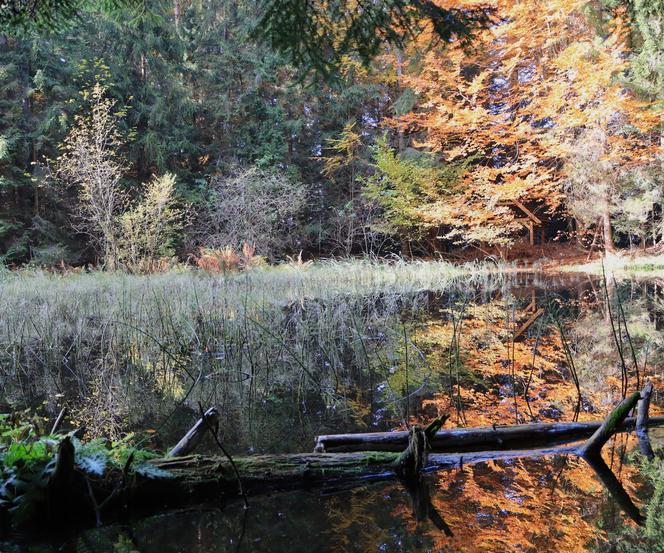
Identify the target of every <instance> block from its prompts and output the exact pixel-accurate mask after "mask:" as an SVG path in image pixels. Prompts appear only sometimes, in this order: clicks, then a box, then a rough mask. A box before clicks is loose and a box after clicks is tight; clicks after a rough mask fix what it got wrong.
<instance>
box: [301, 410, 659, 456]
mask: <svg viewBox="0 0 664 553" xmlns="http://www.w3.org/2000/svg"><path fill="white" fill-rule="evenodd" d="M601 425H602V422H601V421H598V422H561V423H537V424H518V425H513V426H486V427H479V428H455V429H452V430H439V431H438V432H436V433H435V434H434V435H433V436H432V437H431V439H430V440H429V446H430V448H431V451H433V452H436V453H447V452H460V453H461V452H467V451H487V450H495V451H501V450H509V449H521V448H535V447H547V446H551V445H554V444H565V443H571V442H575V441H579V440H583V439H586V438H588V437H590V436H592V434H593V433H594V432H595V431H597V429H599V428H600V426H601ZM635 426H636V418H634V417H629V418H626V419H625V420H624V422H623V423H622V424H620V425H619V426H618V427H617V428H616V429H615V431H616V432H628V431H631V430H633V429H634V428H635ZM645 426H646V427H651V426H664V417H650V418H649V419H647V420H646V421H645ZM408 436H409V432H408V431H399V432H368V433H366V434H330V435H323V436H318V438H316V447H315V450H314V451H316V452H319V453H323V452H327V453H337V452H349V451H403V450H404V448H405V447H407V446H408Z"/></svg>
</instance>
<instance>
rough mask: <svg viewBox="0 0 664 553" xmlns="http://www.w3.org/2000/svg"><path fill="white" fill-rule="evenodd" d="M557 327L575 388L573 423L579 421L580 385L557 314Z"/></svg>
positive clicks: (572, 357) (555, 317)
mask: <svg viewBox="0 0 664 553" xmlns="http://www.w3.org/2000/svg"><path fill="white" fill-rule="evenodd" d="M553 317H554V320H555V322H556V326H557V327H558V332H559V333H560V341H561V342H562V345H563V351H564V352H565V358H566V359H567V365H568V366H569V370H570V374H571V375H572V381H573V382H574V386H575V388H576V408H575V409H574V417H573V419H572V420H573V421H577V420H579V412H580V411H581V385H580V384H579V375H578V373H577V371H576V364H575V363H574V356H573V355H572V350H571V348H570V346H569V342H568V341H567V336H566V334H565V328H564V327H563V324H562V321H561V320H560V317H559V316H558V314H557V313H556V314H554V315H553Z"/></svg>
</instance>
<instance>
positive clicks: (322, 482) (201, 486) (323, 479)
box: [91, 447, 574, 514]
mask: <svg viewBox="0 0 664 553" xmlns="http://www.w3.org/2000/svg"><path fill="white" fill-rule="evenodd" d="M573 452H574V449H573V448H569V447H563V448H560V447H557V448H546V449H537V450H515V451H489V452H477V453H468V454H436V453H433V454H429V455H427V456H426V458H425V460H424V462H423V465H422V467H421V472H423V473H428V472H435V471H438V470H445V469H451V468H454V467H462V466H465V465H469V464H474V463H478V462H484V461H489V460H498V459H512V458H517V457H541V456H544V455H553V454H569V453H573ZM399 457H400V454H399V453H392V452H353V453H295V454H283V455H251V456H247V457H237V458H235V459H234V461H235V464H236V465H237V467H238V470H239V472H240V475H241V481H242V487H243V489H244V491H245V493H246V494H248V495H250V496H251V495H257V494H263V493H269V492H273V491H277V490H293V489H306V488H316V487H322V486H325V487H331V488H337V487H346V486H353V485H360V484H363V483H366V482H371V481H378V480H394V479H397V478H399V475H398V473H397V471H396V470H395V462H396V461H397V459H398V458H399ZM151 464H153V465H154V466H155V467H157V468H159V469H162V470H165V471H167V472H168V473H169V476H168V477H161V478H147V477H142V476H138V475H133V476H131V477H130V478H129V479H128V480H127V481H126V482H125V487H124V489H123V491H122V493H120V494H117V493H116V495H115V496H114V497H113V498H112V500H111V501H108V502H106V503H105V498H108V497H111V495H112V494H113V493H114V491H115V490H116V489H117V487H118V486H120V485H121V483H122V478H123V475H122V473H121V471H119V470H114V471H109V472H107V474H106V475H105V476H104V478H101V479H98V480H95V481H91V484H92V489H93V490H94V493H95V497H96V499H97V501H98V502H99V503H100V504H105V506H106V510H111V511H112V510H116V509H117V508H119V507H122V508H124V507H125V506H127V507H130V508H135V509H139V510H144V509H149V510H154V509H159V508H163V507H168V506H176V505H177V506H182V505H184V504H190V503H203V502H208V501H223V500H225V499H228V498H234V497H237V496H239V488H238V482H237V479H236V478H235V475H234V473H233V470H232V467H231V465H230V463H229V461H228V460H227V459H225V458H224V457H207V456H200V455H189V456H186V457H172V458H163V459H156V460H153V461H151ZM102 514H103V513H102Z"/></svg>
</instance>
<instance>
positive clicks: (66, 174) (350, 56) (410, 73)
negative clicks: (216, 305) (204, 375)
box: [0, 0, 664, 270]
mask: <svg viewBox="0 0 664 553" xmlns="http://www.w3.org/2000/svg"><path fill="white" fill-rule="evenodd" d="M12 4H15V5H18V6H23V7H25V6H28V5H34V6H42V7H45V9H46V11H45V12H44V14H45V15H40V16H39V18H41V19H39V18H37V20H35V21H32V20H30V17H29V14H28V17H27V19H26V14H25V13H23V12H20V13H19V12H17V13H16V14H14V15H11V14H10V16H7V13H9V12H6V11H3V12H2V22H3V26H4V28H5V30H6V32H4V33H3V34H2V35H0V113H1V114H2V117H1V118H0V254H1V255H2V261H3V262H4V263H8V264H16V263H24V262H32V263H35V264H44V265H53V264H60V263H66V264H81V263H87V262H93V263H95V262H96V263H103V264H104V265H106V266H108V267H113V266H122V267H126V268H129V269H131V270H147V269H148V268H150V267H155V266H159V264H160V263H162V262H163V260H166V259H169V258H173V256H176V255H177V256H179V257H180V258H181V259H186V258H188V257H190V258H191V256H193V258H195V259H197V260H199V261H200V262H201V263H203V264H205V263H207V264H209V263H217V264H219V263H221V264H224V263H226V262H229V259H230V260H231V261H232V260H233V259H235V258H238V259H241V258H243V257H244V258H247V257H252V258H253V257H255V256H263V257H265V258H268V259H270V260H278V259H283V258H284V257H285V256H287V255H291V256H294V255H297V254H298V253H299V252H301V251H304V252H305V253H309V254H312V255H350V254H360V253H365V254H378V255H380V254H387V253H402V254H404V255H411V254H418V253H421V254H432V253H435V252H439V251H445V250H449V249H451V248H454V247H459V246H461V247H468V246H475V247H478V248H480V249H481V250H482V251H489V249H490V248H492V247H500V246H505V245H509V244H513V243H514V241H515V240H518V239H521V237H522V236H523V234H524V232H525V228H526V227H527V226H528V225H531V227H530V229H531V234H532V225H533V224H534V223H533V222H534V221H540V223H539V224H541V226H542V227H543V229H544V238H546V239H551V238H553V235H554V234H555V231H557V230H561V229H562V230H569V229H574V230H575V231H576V236H577V237H579V236H581V237H585V239H587V240H588V241H590V240H591V239H592V240H593V242H597V243H603V245H604V248H605V249H606V250H607V251H612V250H614V249H615V247H616V246H625V245H628V244H630V245H631V244H641V245H643V246H651V245H652V246H657V245H659V244H660V242H661V240H662V236H663V234H664V232H663V231H664V228H663V227H662V220H661V201H662V200H661V180H660V178H661V176H660V175H661V157H660V156H661V153H660V147H661V142H662V132H663V131H662V120H661V117H662V99H663V97H662V90H661V83H662V74H663V73H664V63H663V58H662V56H663V52H664V46H663V44H664V43H663V42H662V40H661V38H662V37H661V33H662V30H661V29H662V28H664V8H662V7H661V5H660V3H659V2H656V1H654V0H636V1H634V2H629V3H628V2H619V1H613V0H603V1H591V2H588V1H581V0H539V1H538V0H528V1H510V0H501V1H498V0H494V1H486V2H477V1H472V0H463V1H461V2H448V1H446V0H437V1H436V2H435V4H429V3H418V4H412V3H400V2H391V3H390V2H379V3H371V6H372V7H371V9H369V8H367V7H366V6H365V5H364V4H362V3H357V4H355V3H351V2H342V3H340V4H338V5H337V4H334V6H333V5H332V4H328V3H325V4H323V3H321V4H318V3H316V2H314V3H307V4H306V6H309V8H307V9H309V10H310V11H306V10H304V8H302V6H303V5H305V4H303V3H302V4H301V3H299V2H296V1H292V0H291V1H284V2H281V1H275V2H273V3H272V4H264V3H259V2H243V1H236V0H173V1H171V2H166V1H157V0H153V1H144V2H141V3H140V5H138V3H132V2H108V3H103V2H102V3H94V2H69V3H64V5H65V7H64V8H62V9H61V11H57V9H58V8H55V9H56V11H53V12H49V11H48V10H49V9H51V8H53V7H54V6H56V5H59V3H49V2H32V3H30V2H27V3H21V2H15V3H7V4H3V10H6V9H7V8H6V6H11V5H12ZM374 8H375V9H376V10H380V13H379V14H376V13H373V12H372V11H371V10H373V9H374ZM334 9H336V10H340V11H338V12H335V11H334ZM298 10H299V11H298ZM303 10H304V11H303ZM330 10H332V11H330ZM432 10H433V11H432ZM74 12H75V16H73V15H72V14H73V13H74ZM35 13H37V12H35ZM40 13H41V12H40ZM349 14H350V15H349ZM352 14H355V15H352ZM446 14H447V16H448V17H447V19H446V20H447V22H448V24H449V25H448V26H446V27H444V28H442V27H441V26H440V25H438V24H437V22H440V21H441V20H442V19H441V17H442V18H443V19H444V17H443V16H445V15H446ZM70 16H71V17H70ZM12 17H13V19H12ZM364 17H370V18H373V25H374V26H373V27H363V26H362V25H361V22H362V20H363V18H364ZM63 18H64V19H66V20H67V24H62V25H59V24H58V22H59V21H61V20H63ZM316 28H318V29H319V32H317V33H314V32H313V29H316ZM266 197H269V201H264V198H266ZM252 206H253V207H252ZM524 213H525V217H524ZM229 214H232V216H230V215H229ZM529 218H530V219H529ZM256 229H261V231H260V232H256ZM132 236H133V237H134V238H133V239H128V238H127V237H132ZM139 237H141V238H142V239H141V240H139ZM139 242H140V243H139ZM248 254H251V255H248ZM206 259H207V261H206ZM210 259H213V260H214V261H210ZM155 264H156V265H155Z"/></svg>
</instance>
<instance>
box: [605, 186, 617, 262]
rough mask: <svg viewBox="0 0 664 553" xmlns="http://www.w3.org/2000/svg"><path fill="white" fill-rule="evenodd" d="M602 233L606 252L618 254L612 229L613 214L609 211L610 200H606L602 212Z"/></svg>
mask: <svg viewBox="0 0 664 553" xmlns="http://www.w3.org/2000/svg"><path fill="white" fill-rule="evenodd" d="M602 232H603V236H604V252H605V253H616V246H615V244H614V243H613V230H612V229H611V212H610V211H609V201H608V198H605V199H604V207H603V210H602Z"/></svg>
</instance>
